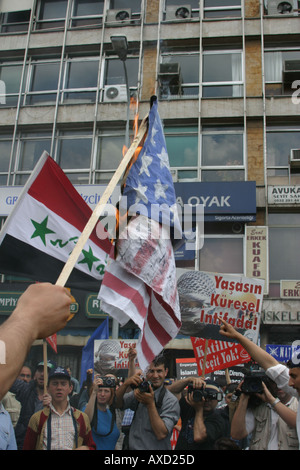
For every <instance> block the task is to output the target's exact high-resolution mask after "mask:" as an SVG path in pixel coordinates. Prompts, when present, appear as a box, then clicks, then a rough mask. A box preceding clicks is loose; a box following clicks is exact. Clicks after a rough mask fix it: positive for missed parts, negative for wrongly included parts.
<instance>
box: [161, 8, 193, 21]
mask: <svg viewBox="0 0 300 470" xmlns="http://www.w3.org/2000/svg"><path fill="white" fill-rule="evenodd" d="M191 17H192V8H191V5H170V6H167V8H166V21H174V20H187V19H189V18H191Z"/></svg>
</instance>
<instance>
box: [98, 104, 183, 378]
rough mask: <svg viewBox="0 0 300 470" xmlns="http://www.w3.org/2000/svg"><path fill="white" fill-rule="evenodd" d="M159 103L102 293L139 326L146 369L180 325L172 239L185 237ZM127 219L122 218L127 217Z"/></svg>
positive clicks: (114, 310) (105, 303)
mask: <svg viewBox="0 0 300 470" xmlns="http://www.w3.org/2000/svg"><path fill="white" fill-rule="evenodd" d="M157 107H158V105H157V101H156V100H155V101H154V102H153V105H152V107H151V110H150V113H149V127H148V134H147V137H146V139H145V142H144V146H143V147H142V149H141V151H140V153H139V155H138V157H137V159H136V161H135V162H134V163H133V165H132V166H131V168H130V170H129V172H128V175H127V178H126V181H125V185H124V188H123V194H122V198H121V201H120V211H121V213H122V212H123V213H125V214H126V221H128V220H129V222H128V223H126V224H124V223H123V224H121V226H120V229H119V238H118V241H117V245H116V253H117V255H116V258H115V259H114V260H113V261H112V262H111V263H110V264H109V266H108V267H107V269H106V271H105V275H104V278H103V281H102V284H101V289H100V292H99V299H101V309H102V310H103V311H104V312H106V313H108V314H109V315H110V316H112V317H113V318H115V319H116V320H117V321H118V322H119V323H120V324H121V326H124V325H125V324H126V323H127V322H128V321H129V320H133V321H134V322H135V323H136V325H137V326H138V327H139V329H140V330H141V331H140V338H139V342H138V345H137V354H138V362H139V365H140V367H141V369H142V370H145V369H146V368H147V366H148V365H149V364H150V363H151V361H152V360H153V359H154V357H155V356H157V355H158V354H159V353H160V352H161V351H162V350H163V348H164V347H165V346H166V344H167V343H168V342H169V341H170V340H171V339H173V338H175V337H176V335H177V333H178V331H179V329H180V327H181V319H180V308H179V300H178V293H177V284H176V268H175V259H174V253H173V245H172V242H173V241H174V239H175V238H176V239H177V240H178V239H180V240H181V237H182V232H181V225H180V222H179V217H178V213H177V206H176V196H175V191H174V186H173V180H172V176H171V173H170V169H169V159H168V154H167V148H166V142H165V138H164V134H163V128H162V123H161V120H160V117H159V114H158V110H157ZM123 219H124V218H122V217H121V218H120V220H123Z"/></svg>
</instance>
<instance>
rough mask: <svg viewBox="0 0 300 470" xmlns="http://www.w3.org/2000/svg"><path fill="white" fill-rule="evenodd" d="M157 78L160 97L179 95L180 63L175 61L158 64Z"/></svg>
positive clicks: (180, 80)
mask: <svg viewBox="0 0 300 470" xmlns="http://www.w3.org/2000/svg"><path fill="white" fill-rule="evenodd" d="M158 79H159V84H160V97H161V98H162V99H166V98H168V97H170V96H173V97H174V96H175V95H181V84H182V78H181V69H180V64H178V63H177V62H173V63H172V62H170V63H164V64H160V68H159V73H158Z"/></svg>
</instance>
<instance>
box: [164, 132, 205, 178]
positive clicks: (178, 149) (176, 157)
mask: <svg viewBox="0 0 300 470" xmlns="http://www.w3.org/2000/svg"><path fill="white" fill-rule="evenodd" d="M164 134H165V138H166V144H167V151H168V155H169V162H170V167H171V172H172V174H173V179H174V181H195V180H197V179H198V127H197V126H194V127H165V129H164Z"/></svg>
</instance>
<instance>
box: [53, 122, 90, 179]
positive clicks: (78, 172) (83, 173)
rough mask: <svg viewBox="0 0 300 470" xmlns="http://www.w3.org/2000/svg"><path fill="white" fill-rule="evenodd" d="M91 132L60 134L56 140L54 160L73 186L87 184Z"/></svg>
mask: <svg viewBox="0 0 300 470" xmlns="http://www.w3.org/2000/svg"><path fill="white" fill-rule="evenodd" d="M92 142H93V137H92V132H91V131H81V132H77V131H74V132H70V131H69V132H61V133H60V134H59V135H58V136H57V139H56V150H55V160H56V161H57V163H58V164H59V166H60V167H61V168H62V169H63V170H64V172H65V173H66V175H67V176H68V178H69V179H70V181H71V182H72V183H73V184H88V183H89V174H90V167H91V154H92Z"/></svg>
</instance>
